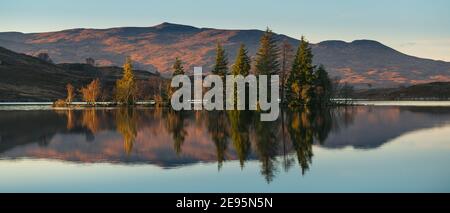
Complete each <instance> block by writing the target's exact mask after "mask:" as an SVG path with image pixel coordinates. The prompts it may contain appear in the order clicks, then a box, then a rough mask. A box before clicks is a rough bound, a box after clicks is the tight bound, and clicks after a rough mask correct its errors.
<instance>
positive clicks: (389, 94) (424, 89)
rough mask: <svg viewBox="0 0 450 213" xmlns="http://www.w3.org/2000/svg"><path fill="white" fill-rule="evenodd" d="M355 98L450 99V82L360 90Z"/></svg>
mask: <svg viewBox="0 0 450 213" xmlns="http://www.w3.org/2000/svg"><path fill="white" fill-rule="evenodd" d="M354 96H355V98H363V99H379V100H395V99H420V98H428V99H445V100H448V99H450V82H433V83H426V84H418V85H413V86H409V87H399V88H384V89H369V90H360V91H357V92H356V93H355V95H354Z"/></svg>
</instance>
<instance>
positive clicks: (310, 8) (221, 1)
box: [0, 0, 450, 61]
mask: <svg viewBox="0 0 450 213" xmlns="http://www.w3.org/2000/svg"><path fill="white" fill-rule="evenodd" d="M161 22H173V23H180V24H187V25H193V26H198V27H213V28H222V29H262V30H264V29H265V28H266V26H269V27H271V28H272V29H273V30H274V31H275V32H277V33H282V34H286V35H289V36H291V37H295V38H299V37H300V36H301V35H302V34H303V35H305V36H307V38H309V40H310V41H312V42H319V41H323V40H329V39H338V40H345V41H352V40H355V39H374V40H378V41H380V42H382V43H385V44H387V45H389V46H391V47H394V48H396V49H398V50H400V51H402V52H405V53H408V54H411V55H415V56H420V57H426V58H433V59H441V60H446V61H450V1H448V0H376V1H375V0H319V1H314V2H313V1H305V0H284V1H282V0H279V1H275V0H272V1H270V0H247V1H244V0H217V1H211V0H184V1H183V0H161V1H156V0H73V1H68V0H66V1H61V0H39V1H35V0H0V23H1V24H0V32H4V31H20V32H46V31H56V30H63V29H68V28H109V27H120V26H153V25H156V24H159V23H161Z"/></svg>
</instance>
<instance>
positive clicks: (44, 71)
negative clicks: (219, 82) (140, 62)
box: [0, 47, 154, 101]
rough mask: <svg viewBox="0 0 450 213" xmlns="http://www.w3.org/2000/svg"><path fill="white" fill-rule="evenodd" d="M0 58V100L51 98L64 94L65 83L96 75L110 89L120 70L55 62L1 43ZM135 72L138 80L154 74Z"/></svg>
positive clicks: (84, 80) (85, 81)
mask: <svg viewBox="0 0 450 213" xmlns="http://www.w3.org/2000/svg"><path fill="white" fill-rule="evenodd" d="M0 61H1V64H0V101H54V100H56V99H58V98H64V97H65V96H66V90H65V87H66V84H67V83H72V84H73V85H74V86H75V87H76V88H81V87H82V86H84V85H86V84H88V83H89V82H90V81H92V80H93V79H95V78H99V79H100V80H101V82H102V85H103V87H104V88H105V89H106V90H109V91H111V90H112V87H113V85H114V82H115V81H116V80H117V79H118V78H120V76H121V71H122V69H121V68H119V67H101V68H99V67H93V66H90V65H87V64H60V65H55V64H51V63H47V62H45V61H42V60H40V59H38V58H35V57H31V56H28V55H24V54H18V53H15V52H12V51H10V50H7V49H5V48H1V47H0ZM135 73H136V77H137V79H141V80H145V79H148V77H150V76H154V74H151V73H149V72H146V71H139V70H138V71H135Z"/></svg>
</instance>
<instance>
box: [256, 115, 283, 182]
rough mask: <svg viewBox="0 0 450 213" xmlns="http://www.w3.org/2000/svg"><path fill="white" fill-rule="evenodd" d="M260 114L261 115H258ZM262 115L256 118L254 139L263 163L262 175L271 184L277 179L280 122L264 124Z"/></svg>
mask: <svg viewBox="0 0 450 213" xmlns="http://www.w3.org/2000/svg"><path fill="white" fill-rule="evenodd" d="M257 114H259V113H257ZM259 118H260V115H256V116H255V117H254V129H255V131H254V138H255V144H256V153H257V154H258V157H259V161H260V162H261V174H262V175H263V176H264V177H265V179H266V181H267V182H268V183H269V182H271V181H272V180H273V178H274V177H275V173H276V171H277V166H276V165H277V160H276V156H277V154H278V141H279V140H278V137H277V136H278V135H277V131H276V130H277V129H278V128H277V125H278V124H279V122H278V121H271V122H264V121H261V120H260V119H259Z"/></svg>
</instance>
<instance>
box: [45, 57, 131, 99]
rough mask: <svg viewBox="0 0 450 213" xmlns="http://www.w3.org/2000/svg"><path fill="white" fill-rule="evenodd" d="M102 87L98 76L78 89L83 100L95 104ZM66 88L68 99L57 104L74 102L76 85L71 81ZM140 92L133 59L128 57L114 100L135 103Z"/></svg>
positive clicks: (115, 90) (117, 84)
mask: <svg viewBox="0 0 450 213" xmlns="http://www.w3.org/2000/svg"><path fill="white" fill-rule="evenodd" d="M92 60H93V59H92ZM92 60H90V61H89V62H91V63H95V62H93V61H92ZM101 88H102V85H101V82H100V79H98V78H97V79H94V80H92V81H91V82H90V83H89V84H88V85H86V86H84V87H82V88H81V89H79V90H78V91H79V93H80V94H81V95H82V99H83V101H85V102H87V103H88V104H90V105H95V104H96V102H97V101H98V98H99V97H100V95H101V94H102V90H101ZM66 90H67V97H66V100H58V101H56V102H55V104H54V105H55V106H66V105H70V104H71V103H72V102H73V100H74V98H75V96H76V90H75V87H74V86H73V85H72V84H71V83H68V84H67V85H66ZM138 92H139V91H138V89H137V83H136V79H135V76H134V74H133V67H132V63H131V59H129V58H127V59H126V62H125V64H124V66H123V75H122V78H121V79H119V80H117V81H116V85H115V88H114V100H115V102H116V103H117V104H122V105H133V104H135V102H136V99H137V96H138Z"/></svg>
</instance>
